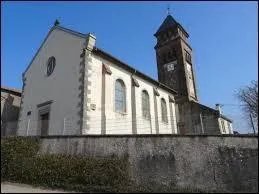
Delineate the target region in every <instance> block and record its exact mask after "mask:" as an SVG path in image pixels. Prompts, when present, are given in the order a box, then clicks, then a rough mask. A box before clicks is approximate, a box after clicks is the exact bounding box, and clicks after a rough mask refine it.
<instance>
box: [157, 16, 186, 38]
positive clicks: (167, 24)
mask: <svg viewBox="0 0 259 194" xmlns="http://www.w3.org/2000/svg"><path fill="white" fill-rule="evenodd" d="M175 26H178V27H180V28H181V30H183V31H184V33H185V34H186V36H187V38H188V37H189V34H188V33H187V32H186V31H185V30H184V28H183V27H182V26H181V24H179V23H178V22H177V21H176V20H175V19H174V18H173V17H172V16H171V15H168V16H167V17H166V18H165V20H164V21H163V23H162V24H161V25H160V27H159V28H158V30H157V31H156V33H155V34H154V35H155V36H157V35H158V34H159V33H160V32H163V31H165V30H167V29H168V28H172V27H175Z"/></svg>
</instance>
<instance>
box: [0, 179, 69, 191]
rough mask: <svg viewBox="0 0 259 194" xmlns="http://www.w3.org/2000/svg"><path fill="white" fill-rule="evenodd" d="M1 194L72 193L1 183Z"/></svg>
mask: <svg viewBox="0 0 259 194" xmlns="http://www.w3.org/2000/svg"><path fill="white" fill-rule="evenodd" d="M1 193H70V192H65V191H61V190H51V189H43V188H38V187H33V186H30V185H25V184H19V183H9V182H3V183H1Z"/></svg>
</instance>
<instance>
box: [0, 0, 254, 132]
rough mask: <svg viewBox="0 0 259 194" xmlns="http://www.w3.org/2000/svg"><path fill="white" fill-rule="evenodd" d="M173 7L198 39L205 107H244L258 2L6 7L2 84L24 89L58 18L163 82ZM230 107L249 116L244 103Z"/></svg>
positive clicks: (3, 5) (194, 46)
mask: <svg viewBox="0 0 259 194" xmlns="http://www.w3.org/2000/svg"><path fill="white" fill-rule="evenodd" d="M168 4H170V8H171V14H172V16H173V17H174V18H175V19H176V20H177V21H178V22H179V23H181V25H182V26H183V27H184V28H185V30H186V31H187V32H188V33H189V35H190V37H189V43H190V45H191V47H192V49H193V57H194V58H193V62H194V70H195V73H196V81H197V83H196V85H197V87H198V96H199V100H200V102H201V103H202V104H205V105H208V106H211V107H214V106H215V103H222V104H239V102H238V100H237V99H236V98H235V96H234V93H235V91H236V90H237V89H238V88H240V87H241V86H244V85H246V84H249V83H250V81H251V80H257V79H258V73H257V71H258V55H257V53H258V35H257V33H258V25H257V23H258V19H257V18H258V11H257V9H258V8H257V6H258V4H257V2H1V14H2V21H1V25H2V26H1V56H2V57H1V85H3V86H8V87H15V88H22V79H21V78H22V73H23V72H24V70H25V69H26V67H27V66H28V64H29V63H30V61H31V59H32V58H33V56H34V54H35V53H36V51H37V49H38V48H39V47H40V45H41V43H42V41H43V40H44V38H45V37H46V35H47V33H48V31H49V30H50V28H51V27H52V25H53V23H54V21H55V19H59V20H60V23H61V26H64V27H67V28H70V29H73V30H76V31H79V32H82V33H88V32H92V33H94V34H95V35H96V37H97V47H99V48H102V49H103V50H105V51H107V52H108V53H110V54H112V55H114V56H115V57H117V58H119V59H121V60H122V61H124V62H126V63H128V64H129V65H131V66H132V67H134V68H136V69H138V70H140V71H141V72H143V73H145V74H147V75H149V76H150V77H153V78H155V79H157V68H156V58H155V50H154V46H155V43H156V40H155V37H154V36H153V34H154V33H155V32H156V30H157V29H158V27H159V26H160V24H161V23H162V22H163V20H164V19H165V17H166V15H167V13H166V12H167V11H166V8H167V5H168ZM222 109H223V111H224V113H225V114H226V115H229V116H231V117H232V118H233V119H234V120H235V119H237V120H238V119H239V118H240V117H241V112H240V108H239V107H237V106H228V105H226V106H223V108H222ZM239 122H240V120H239ZM239 127H240V126H239ZM241 128H242V129H241ZM241 128H240V129H239V130H240V131H242V130H244V127H241ZM246 130H247V129H246Z"/></svg>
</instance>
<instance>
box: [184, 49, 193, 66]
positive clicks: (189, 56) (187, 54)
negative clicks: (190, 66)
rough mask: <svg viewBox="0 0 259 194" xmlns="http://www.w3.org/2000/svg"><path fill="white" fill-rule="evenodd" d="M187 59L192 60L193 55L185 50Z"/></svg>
mask: <svg viewBox="0 0 259 194" xmlns="http://www.w3.org/2000/svg"><path fill="white" fill-rule="evenodd" d="M185 60H186V61H188V62H190V63H191V62H192V57H191V55H190V54H189V53H188V52H187V51H185Z"/></svg>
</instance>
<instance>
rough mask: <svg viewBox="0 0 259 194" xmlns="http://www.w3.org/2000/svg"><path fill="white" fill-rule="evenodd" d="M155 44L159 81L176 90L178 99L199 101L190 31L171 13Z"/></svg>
mask: <svg viewBox="0 0 259 194" xmlns="http://www.w3.org/2000/svg"><path fill="white" fill-rule="evenodd" d="M154 36H155V37H156V38H157V43H156V46H155V50H156V60H157V70H158V81H159V82H161V83H163V84H165V85H166V86H168V87H170V88H172V89H174V90H176V91H177V92H178V94H179V96H178V97H177V98H178V99H179V98H181V99H188V100H193V101H196V102H197V101H198V97H197V93H196V83H195V77H194V72H193V62H192V49H191V47H190V46H189V44H188V43H187V41H188V37H189V35H188V33H187V32H186V31H185V30H184V28H183V27H182V26H181V25H180V24H179V23H178V22H177V21H176V20H175V19H174V18H173V17H172V16H171V15H170V14H168V16H167V17H166V18H165V20H164V22H163V23H162V24H161V26H160V27H159V29H158V30H157V32H156V33H155V34H154Z"/></svg>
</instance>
